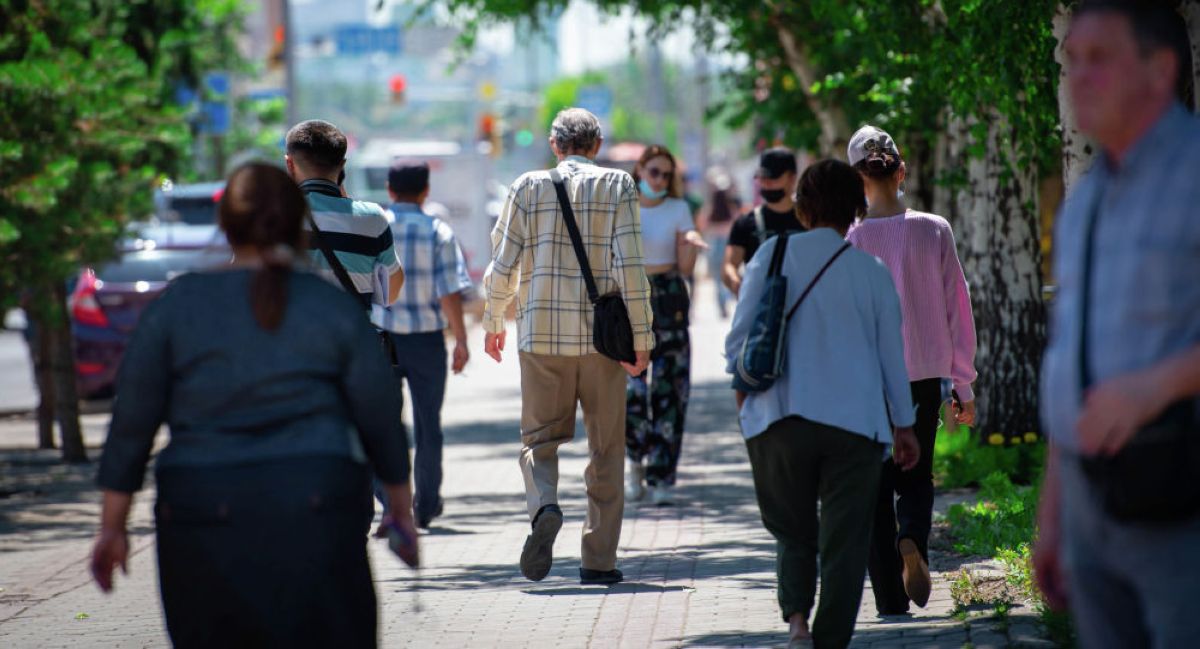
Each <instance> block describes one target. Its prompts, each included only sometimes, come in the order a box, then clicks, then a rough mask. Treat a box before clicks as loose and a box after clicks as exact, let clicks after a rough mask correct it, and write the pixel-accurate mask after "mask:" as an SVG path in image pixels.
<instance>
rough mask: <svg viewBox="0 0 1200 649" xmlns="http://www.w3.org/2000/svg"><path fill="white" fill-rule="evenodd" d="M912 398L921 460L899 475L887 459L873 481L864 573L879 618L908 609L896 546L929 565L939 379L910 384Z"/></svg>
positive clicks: (939, 403)
mask: <svg viewBox="0 0 1200 649" xmlns="http://www.w3.org/2000/svg"><path fill="white" fill-rule="evenodd" d="M911 386H912V399H913V404H914V405H916V407H917V423H916V425H915V426H913V432H915V433H916V436H917V443H918V444H919V445H920V447H921V459H920V461H918V462H917V466H915V467H913V469H912V470H911V471H901V470H900V469H899V468H898V467H897V466H896V463H895V462H894V461H892V459H891V458H889V459H888V460H887V461H886V462H884V465H883V473H882V475H881V476H880V479H879V502H878V503H877V504H876V505H875V526H874V529H872V531H871V555H870V560H869V561H868V563H867V571H868V573H869V574H870V575H871V588H872V590H874V592H875V607H876V609H878V611H879V612H880V613H902V612H904V611H907V610H908V603H909V599H908V594H907V593H905V592H904V581H903V579H902V578H901V569H902V567H903V563H902V562H901V560H900V551H899V549H898V548H897V544H898V543H899V542H900V539H906V538H907V539H912V540H913V541H914V542H915V543H916V545H917V548H918V549H919V550H920V551H921V556H923V557H925V561H926V562H928V561H929V530H930V528H931V527H932V525H933V443H934V438H935V436H936V435H937V425H938V410H939V409H940V408H941V405H942V380H941V379H924V380H921V381H913V382H912V383H911Z"/></svg>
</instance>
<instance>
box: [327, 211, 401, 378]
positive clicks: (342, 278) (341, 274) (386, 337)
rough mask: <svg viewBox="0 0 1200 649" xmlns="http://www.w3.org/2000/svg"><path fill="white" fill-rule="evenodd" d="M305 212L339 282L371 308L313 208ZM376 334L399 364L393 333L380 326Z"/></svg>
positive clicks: (395, 364) (384, 351)
mask: <svg viewBox="0 0 1200 649" xmlns="http://www.w3.org/2000/svg"><path fill="white" fill-rule="evenodd" d="M304 213H305V214H306V215H308V227H309V228H310V229H312V235H313V236H312V240H313V241H315V242H316V243H317V247H318V248H320V249H321V255H322V256H324V257H325V263H327V264H329V268H330V269H331V270H333V274H334V275H335V276H337V279H338V282H339V283H340V284H341V285H342V288H343V289H344V290H345V291H346V292H347V293H349V294H350V295H353V296H354V297H355V298H357V299H358V301H359V303H360V304H362V306H363V308H364V309H367V310H370V308H371V303H370V302H369V301H368V300H367V298H366V297H365V296H364V295H363V294H362V293H359V292H358V288H357V287H355V286H354V282H353V281H351V280H350V274H349V273H347V272H346V267H345V266H343V265H342V261H341V260H340V259H338V258H337V255H335V254H334V253H333V250H330V248H329V245H328V244H326V243H325V240H324V239H322V238H321V228H318V227H317V221H316V219H314V218H313V215H312V210H305V211H304ZM375 334H376V335H377V336H379V346H380V347H381V348H382V349H383V353H384V355H385V356H386V357H387V359H388V362H390V363H391V364H392V367H396V366H398V365H399V364H400V361H399V359H398V358H396V342H395V341H394V340H392V335H391V334H390V333H388V332H386V331H384V330H382V329H378V328H377V329H375Z"/></svg>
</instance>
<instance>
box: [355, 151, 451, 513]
mask: <svg viewBox="0 0 1200 649" xmlns="http://www.w3.org/2000/svg"><path fill="white" fill-rule="evenodd" d="M388 195H389V196H390V197H391V199H392V206H391V213H390V214H389V218H390V219H391V230H392V236H393V239H394V240H395V246H396V255H397V256H398V257H399V258H400V262H401V264H402V265H403V267H404V269H405V277H406V280H405V283H404V289H403V290H402V291H401V293H400V296H399V298H398V299H397V300H396V301H394V302H392V303H391V304H390V305H387V306H381V305H378V304H376V305H374V306H373V308H372V312H371V321H372V322H373V323H374V324H375V326H377V327H379V328H381V329H383V330H384V331H388V332H390V333H391V336H392V340H393V341H394V342H395V345H396V360H397V365H396V367H395V372H396V378H397V387H399V385H400V383H401V382H403V381H405V380H407V381H408V389H409V392H411V393H412V399H413V428H414V431H413V432H414V439H415V440H416V457H415V460H414V465H415V470H414V471H413V473H414V476H415V481H416V496H415V503H414V507H413V509H414V513H415V515H416V521H417V526H418V527H422V528H428V527H429V525H430V522H431V521H432V520H433V519H434V518H436V517H437V516H439V515H441V513H442V499H441V497H440V495H439V491H440V489H441V485H442V419H441V417H442V414H441V413H442V401H443V399H444V397H445V392H446V360H447V359H446V342H445V337H444V334H443V332H444V330H445V329H446V327H447V326H449V327H450V331H451V332H452V333H453V334H454V341H455V342H454V352H453V359H452V364H451V367H452V369H453V370H454V373H455V374H458V373H459V372H462V370H463V367H464V366H465V365H466V364H467V359H468V357H469V356H470V355H469V353H468V352H467V330H466V327H465V326H464V324H463V295H464V294H466V293H468V292H469V291H470V290H471V278H470V276H469V275H468V274H467V264H466V261H465V259H464V258H463V252H462V249H461V248H460V247H459V245H458V241H457V240H456V239H455V238H454V232H453V231H452V230H451V229H450V226H449V225H448V224H447V223H446V222H445V221H442V220H441V219H437V218H434V217H432V216H429V215H427V214H425V213H424V212H423V211H422V210H421V206H422V205H423V204H424V202H425V200H426V199H427V198H428V197H429V165H427V164H424V163H420V164H413V163H404V162H400V163H397V164H395V165H393V166H392V168H391V169H390V170H389V171H388Z"/></svg>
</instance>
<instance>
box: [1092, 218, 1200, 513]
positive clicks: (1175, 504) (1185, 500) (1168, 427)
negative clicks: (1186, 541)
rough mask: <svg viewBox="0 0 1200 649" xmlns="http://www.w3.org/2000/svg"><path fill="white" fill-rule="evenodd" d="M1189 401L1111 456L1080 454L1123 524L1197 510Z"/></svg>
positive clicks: (1196, 447) (1194, 429)
mask: <svg viewBox="0 0 1200 649" xmlns="http://www.w3.org/2000/svg"><path fill="white" fill-rule="evenodd" d="M1098 212H1099V202H1098V199H1093V209H1092V211H1091V214H1090V217H1089V218H1090V220H1089V221H1088V223H1087V229H1086V231H1085V237H1084V249H1083V291H1082V296H1081V299H1080V303H1081V304H1080V311H1079V313H1080V317H1081V318H1082V319H1083V321H1082V327H1081V333H1080V336H1079V376H1080V385H1081V386H1082V388H1083V390H1086V389H1087V388H1088V387H1089V386H1090V385H1091V384H1092V373H1091V368H1090V367H1089V365H1088V362H1087V354H1086V349H1087V335H1088V302H1089V300H1090V296H1089V293H1090V290H1091V274H1092V261H1093V260H1092V248H1093V245H1094V241H1093V239H1094V237H1095V231H1096V218H1097V214H1098ZM1196 408H1197V403H1196V400H1194V399H1181V400H1179V401H1176V402H1174V403H1172V404H1170V405H1169V406H1168V407H1167V409H1166V410H1165V411H1164V412H1163V414H1162V415H1161V416H1159V418H1158V419H1156V420H1154V421H1153V422H1151V423H1150V424H1149V425H1147V426H1144V427H1142V428H1141V429H1139V430H1138V431H1137V432H1136V433H1134V435H1133V437H1132V438H1130V439H1129V441H1128V442H1126V444H1125V446H1124V447H1122V448H1121V450H1120V451H1117V453H1116V454H1114V455H1112V456H1082V457H1081V458H1080V468H1081V469H1082V471H1083V475H1084V477H1085V478H1086V479H1087V481H1088V482H1089V484H1090V485H1091V487H1092V490H1093V491H1094V492H1096V493H1097V494H1098V496H1099V499H1100V502H1101V503H1102V504H1103V506H1104V510H1105V511H1106V512H1107V513H1108V515H1109V516H1111V517H1112V518H1113V519H1115V520H1118V521H1122V522H1125V523H1173V522H1179V521H1183V520H1187V519H1190V518H1192V517H1194V516H1195V515H1196V514H1197V513H1198V512H1200V480H1197V479H1196V476H1197V474H1200V421H1198V417H1197V413H1196Z"/></svg>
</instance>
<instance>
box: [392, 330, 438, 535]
mask: <svg viewBox="0 0 1200 649" xmlns="http://www.w3.org/2000/svg"><path fill="white" fill-rule="evenodd" d="M392 340H393V341H394V342H395V344H396V361H397V363H398V364H397V365H396V367H395V368H393V369H394V371H395V375H396V391H397V392H400V393H401V395H403V392H402V391H401V387H402V386H403V384H404V381H408V390H409V392H411V393H412V401H413V403H412V409H413V410H412V412H413V433H414V435H413V438H412V439H413V446H414V447H415V448H416V451H415V453H414V458H413V488H414V490H415V494H414V498H413V514H414V515H415V516H416V518H417V520H418V521H419V520H421V519H429V518H433V516H434V515H435V514H436V513H437V511H438V503H439V502H440V500H441V488H442V401H443V400H444V399H445V396H446V364H447V354H446V341H445V338H444V337H443V335H442V332H441V331H428V332H422V333H415V334H392ZM401 398H403V397H401ZM375 495H376V497H378V498H379V502H381V503H383V506H384V508H385V510H386V508H387V505H388V503H387V495H386V493H384V491H383V489H382V486H381V485H380V484H379V481H378V480H376V482H375Z"/></svg>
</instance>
